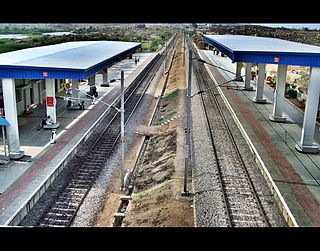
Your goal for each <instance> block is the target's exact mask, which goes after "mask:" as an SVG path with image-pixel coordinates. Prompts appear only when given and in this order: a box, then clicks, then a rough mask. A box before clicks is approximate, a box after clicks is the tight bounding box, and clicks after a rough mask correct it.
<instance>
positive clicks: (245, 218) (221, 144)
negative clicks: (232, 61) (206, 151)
mask: <svg viewBox="0 0 320 251" xmlns="http://www.w3.org/2000/svg"><path fill="white" fill-rule="evenodd" d="M188 47H189V48H190V49H192V54H193V58H194V59H196V60H193V72H194V75H195V77H196V82H197V85H198V88H199V90H207V91H204V92H202V93H200V95H201V102H202V105H203V108H204V112H205V117H206V121H207V128H208V131H209V135H210V140H211V143H212V147H213V152H214V157H215V159H214V160H213V162H214V164H215V165H214V166H215V168H216V170H214V171H215V173H216V175H217V176H218V180H219V183H220V184H219V187H220V190H221V200H222V201H223V205H224V208H221V209H219V210H218V209H217V211H221V212H223V213H222V215H221V218H222V219H223V220H222V222H223V224H222V225H223V226H228V227H265V226H270V223H269V222H268V218H267V216H266V213H265V211H264V209H263V207H262V205H261V201H260V200H259V198H258V196H257V192H256V189H255V187H254V185H253V182H252V180H251V178H250V176H249V172H248V170H247V167H246V165H245V162H244V160H243V158H242V156H241V154H240V151H239V148H238V145H237V143H236V139H235V138H234V136H233V134H232V131H231V129H230V127H229V125H228V122H227V119H226V117H225V112H227V109H226V108H225V106H224V104H223V101H222V99H221V98H220V97H219V93H218V91H217V88H214V85H215V84H214V83H213V81H212V79H211V78H210V76H209V74H208V72H207V71H206V69H205V67H204V65H203V63H200V62H199V61H198V60H197V59H199V58H200V57H199V55H198V53H197V51H196V50H195V49H194V47H193V45H192V43H191V41H190V39H188ZM219 218H220V216H219ZM219 221H221V219H219Z"/></svg>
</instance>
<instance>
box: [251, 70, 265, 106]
mask: <svg viewBox="0 0 320 251" xmlns="http://www.w3.org/2000/svg"><path fill="white" fill-rule="evenodd" d="M258 69H259V74H258V84H257V90H256V96H255V97H254V98H253V102H255V103H266V99H264V98H263V90H264V80H265V72H266V64H259V65H258Z"/></svg>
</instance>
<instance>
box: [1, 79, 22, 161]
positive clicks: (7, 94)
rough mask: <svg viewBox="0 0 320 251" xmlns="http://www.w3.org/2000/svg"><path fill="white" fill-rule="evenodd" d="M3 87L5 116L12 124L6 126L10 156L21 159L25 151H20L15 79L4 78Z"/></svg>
mask: <svg viewBox="0 0 320 251" xmlns="http://www.w3.org/2000/svg"><path fill="white" fill-rule="evenodd" d="M2 89H3V101H4V110H5V118H6V120H7V121H8V122H9V124H10V126H7V127H6V131H7V137H8V146H9V156H10V158H11V159H19V158H21V157H23V155H24V152H23V151H20V140H19V128H18V114H17V102H16V88H15V83H14V79H12V78H4V79H2Z"/></svg>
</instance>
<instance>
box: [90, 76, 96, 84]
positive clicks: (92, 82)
mask: <svg viewBox="0 0 320 251" xmlns="http://www.w3.org/2000/svg"><path fill="white" fill-rule="evenodd" d="M88 81H89V85H90V86H93V85H95V84H96V75H92V76H90V77H89V79H88Z"/></svg>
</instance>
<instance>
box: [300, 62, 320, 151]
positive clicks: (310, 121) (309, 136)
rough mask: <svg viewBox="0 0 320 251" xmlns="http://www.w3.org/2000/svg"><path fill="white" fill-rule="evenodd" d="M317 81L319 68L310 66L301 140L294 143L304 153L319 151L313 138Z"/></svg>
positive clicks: (316, 105)
mask: <svg viewBox="0 0 320 251" xmlns="http://www.w3.org/2000/svg"><path fill="white" fill-rule="evenodd" d="M319 81H320V68H319V67H312V68H311V71H310V80H309V86H308V96H307V100H306V108H305V112H304V117H303V126H302V134H301V140H300V143H298V144H296V149H297V150H298V151H300V152H304V153H318V151H319V144H318V143H316V142H314V140H313V137H314V130H315V125H316V117H317V111H318V102H319V94H320V89H319V87H318V84H319Z"/></svg>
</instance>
